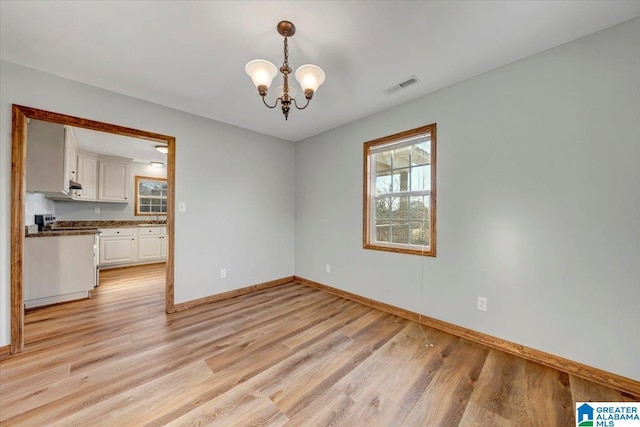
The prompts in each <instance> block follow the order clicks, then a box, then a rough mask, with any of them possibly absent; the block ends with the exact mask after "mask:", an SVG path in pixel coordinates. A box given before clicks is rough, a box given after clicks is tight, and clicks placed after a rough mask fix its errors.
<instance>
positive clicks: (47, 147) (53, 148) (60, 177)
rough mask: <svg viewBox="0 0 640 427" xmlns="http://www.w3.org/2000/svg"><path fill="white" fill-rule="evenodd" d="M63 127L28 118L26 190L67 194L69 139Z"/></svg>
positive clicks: (69, 174) (69, 167)
mask: <svg viewBox="0 0 640 427" xmlns="http://www.w3.org/2000/svg"><path fill="white" fill-rule="evenodd" d="M67 133H68V130H67V129H66V126H63V125H60V124H56V123H49V122H43V121H41V120H30V121H29V124H28V127H27V173H26V175H27V180H26V181H27V182H26V184H27V191H32V192H38V193H51V194H54V195H58V196H61V197H64V196H66V197H70V195H69V178H70V176H71V171H72V170H73V169H72V168H71V165H70V156H71V154H70V150H71V140H70V138H69V137H68V136H67Z"/></svg>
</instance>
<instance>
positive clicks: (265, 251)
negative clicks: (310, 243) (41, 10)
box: [0, 61, 295, 346]
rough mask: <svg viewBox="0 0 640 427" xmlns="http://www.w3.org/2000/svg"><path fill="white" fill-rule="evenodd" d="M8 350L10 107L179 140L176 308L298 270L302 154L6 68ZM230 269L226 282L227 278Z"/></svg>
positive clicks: (3, 245)
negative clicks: (297, 173)
mask: <svg viewBox="0 0 640 427" xmlns="http://www.w3.org/2000/svg"><path fill="white" fill-rule="evenodd" d="M0 92H1V93H2V99H1V100H0V346H3V345H6V344H8V343H9V341H10V335H9V330H10V325H9V317H10V316H9V314H10V310H9V301H10V299H9V295H10V286H9V260H10V256H9V242H10V239H9V226H10V206H11V195H10V172H11V104H14V103H15V104H21V105H28V106H31V107H36V108H41V109H44V110H49V111H55V112H59V113H64V114H69V115H73V116H79V117H85V118H89V119H93V120H99V121H104V122H108V123H116V124H119V125H123V126H127V127H132V128H137V129H143V130H147V131H152V132H157V133H161V134H166V135H172V136H175V137H176V162H177V164H176V199H177V200H179V201H185V202H186V204H187V212H186V213H177V214H176V242H175V243H176V244H175V255H176V259H175V261H176V263H175V266H176V269H175V295H176V302H177V303H180V302H184V301H189V300H193V299H196V298H201V297H205V296H209V295H212V294H216V293H220V292H225V291H228V290H232V289H237V288H239V287H243V286H248V285H253V284H256V283H261V282H265V281H269V280H273V279H277V278H281V277H286V276H290V275H292V274H293V271H294V221H295V206H294V182H295V179H294V178H295V177H294V168H293V166H292V165H293V161H294V150H295V148H294V145H293V143H290V142H286V141H282V140H279V139H277V138H273V137H270V136H265V135H261V134H258V133H255V132H251V131H248V130H245V129H240V128H237V127H233V126H229V125H225V124H222V123H219V122H216V121H213V120H208V119H204V118H202V117H197V116H194V115H190V114H187V113H182V112H179V111H176V110H172V109H169V108H166V107H162V106H159V105H156V104H152V103H149V102H145V101H141V100H138V99H134V98H130V97H127V96H123V95H119V94H116V93H113V92H108V91H105V90H101V89H97V88H95V87H91V86H88V85H84V84H80V83H77V82H73V81H70V80H66V79H62V78H59V77H56V76H53V75H51V74H46V73H42V72H39V71H35V70H32V69H29V68H25V67H21V66H18V65H15V64H11V63H8V62H4V61H2V62H0ZM221 268H226V269H227V278H226V279H220V278H219V274H218V271H219V269H221Z"/></svg>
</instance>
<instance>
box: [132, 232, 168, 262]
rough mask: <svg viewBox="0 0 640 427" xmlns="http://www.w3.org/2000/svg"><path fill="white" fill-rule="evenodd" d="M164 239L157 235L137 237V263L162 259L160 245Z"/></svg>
mask: <svg viewBox="0 0 640 427" xmlns="http://www.w3.org/2000/svg"><path fill="white" fill-rule="evenodd" d="M163 241H164V239H163V238H162V236H159V235H157V234H156V235H153V234H152V235H149V236H145V235H142V236H139V237H138V261H146V260H150V259H159V258H162V245H163Z"/></svg>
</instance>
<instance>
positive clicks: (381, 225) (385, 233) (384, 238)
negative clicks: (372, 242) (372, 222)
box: [376, 221, 390, 243]
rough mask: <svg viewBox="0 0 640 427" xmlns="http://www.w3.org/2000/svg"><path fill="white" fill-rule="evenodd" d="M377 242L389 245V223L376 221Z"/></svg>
mask: <svg viewBox="0 0 640 427" xmlns="http://www.w3.org/2000/svg"><path fill="white" fill-rule="evenodd" d="M376 241H377V242H385V243H389V241H390V240H389V221H376Z"/></svg>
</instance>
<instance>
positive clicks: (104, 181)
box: [98, 156, 131, 203]
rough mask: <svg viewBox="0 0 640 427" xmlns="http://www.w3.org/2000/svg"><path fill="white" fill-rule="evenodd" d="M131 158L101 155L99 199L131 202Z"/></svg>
mask: <svg viewBox="0 0 640 427" xmlns="http://www.w3.org/2000/svg"><path fill="white" fill-rule="evenodd" d="M130 166H131V160H129V159H122V158H118V157H104V156H100V157H99V159H98V168H99V170H98V201H100V202H118V203H128V202H129V169H130Z"/></svg>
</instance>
